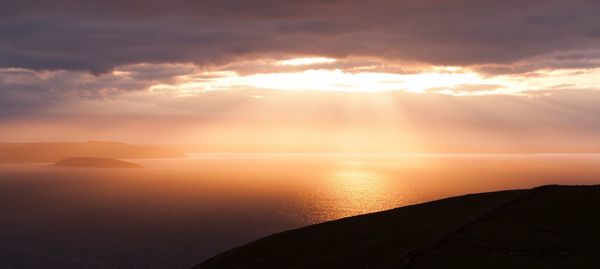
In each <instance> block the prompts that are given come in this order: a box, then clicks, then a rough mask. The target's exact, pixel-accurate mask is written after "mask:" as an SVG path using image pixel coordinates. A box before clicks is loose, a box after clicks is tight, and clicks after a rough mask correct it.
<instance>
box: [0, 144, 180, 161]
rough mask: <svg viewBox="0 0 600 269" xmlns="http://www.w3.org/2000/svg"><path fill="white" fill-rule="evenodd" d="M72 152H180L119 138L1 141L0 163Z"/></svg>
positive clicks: (128, 155)
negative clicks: (133, 143)
mask: <svg viewBox="0 0 600 269" xmlns="http://www.w3.org/2000/svg"><path fill="white" fill-rule="evenodd" d="M71 156H87V157H96V158H113V159H143V158H178V157H184V156H185V155H183V154H182V153H181V152H179V151H177V150H174V149H171V148H167V147H161V146H146V145H130V144H124V143H117V142H102V141H89V142H84V143H74V142H51V143H0V163H54V162H56V161H58V160H60V159H63V158H67V157H71Z"/></svg>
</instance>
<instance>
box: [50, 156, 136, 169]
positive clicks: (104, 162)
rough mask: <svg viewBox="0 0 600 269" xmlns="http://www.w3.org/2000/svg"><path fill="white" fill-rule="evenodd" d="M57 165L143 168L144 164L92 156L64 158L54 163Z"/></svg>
mask: <svg viewBox="0 0 600 269" xmlns="http://www.w3.org/2000/svg"><path fill="white" fill-rule="evenodd" d="M54 165H55V166H65V167H103V168H143V166H141V165H139V164H135V163H130V162H125V161H120V160H115V159H109V158H92V157H69V158H64V159H62V160H60V161H58V162H56V163H55V164H54Z"/></svg>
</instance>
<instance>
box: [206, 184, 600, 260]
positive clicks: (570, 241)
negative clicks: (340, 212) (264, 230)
mask: <svg viewBox="0 0 600 269" xmlns="http://www.w3.org/2000/svg"><path fill="white" fill-rule="evenodd" d="M195 268H229V269H233V268H414V269H417V268H418V269H425V268H600V187H599V186H543V187H539V188H534V189H531V190H514V191H502V192H492V193H482V194H473V195H466V196H459V197H454V198H448V199H443V200H438V201H434V202H429V203H424V204H419V205H413V206H407V207H402V208H397V209H393V210H389V211H383V212H378V213H373V214H368V215H362V216H356V217H350V218H345V219H341V220H336V221H331V222H326V223H322V224H317V225H312V226H308V227H304V228H300V229H297V230H291V231H286V232H282V233H279V234H275V235H272V236H269V237H266V238H263V239H260V240H258V241H255V242H252V243H250V244H247V245H245V246H242V247H239V248H235V249H232V250H230V251H228V252H225V253H222V254H220V255H218V256H215V257H213V258H211V259H209V260H207V261H205V262H204V263H202V264H201V265H198V266H197V267H195Z"/></svg>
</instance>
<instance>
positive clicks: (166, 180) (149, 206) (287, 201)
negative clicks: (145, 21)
mask: <svg viewBox="0 0 600 269" xmlns="http://www.w3.org/2000/svg"><path fill="white" fill-rule="evenodd" d="M134 162H137V163H140V164H143V165H144V166H146V168H144V169H89V168H58V167H52V166H50V165H45V164H35V165H0V205H1V206H0V268H57V267H58V268H60V267H64V268H189V267H191V266H193V265H195V264H197V263H200V262H202V261H203V260H204V259H206V258H209V257H210V256H212V255H215V254H217V253H218V252H221V251H224V250H227V249H229V248H231V247H234V246H237V245H239V244H243V243H246V242H249V241H251V240H254V239H258V238H260V237H263V236H266V235H269V234H272V233H274V232H278V231H282V230H285V229H290V228H296V227H300V226H304V225H307V224H313V223H318V222H323V221H327V220H332V219H336V218H340V217H346V216H352V215H357V214H363V213H368V212H373V211H379V210H385V209H390V208H394V207H398V206H403V205H408V204H414V203H420V202H424V201H429V200H434V199H438V198H443V197H448V196H453V195H460V194H466V193H473V192H484V191H494V190H501V189H516V188H530V187H534V186H538V185H543V184H598V183H600V155H596V154H539V155H534V154H523V155H515V154H506V155H496V154H417V155H415V154H411V155H408V154H406V155H402V154H396V155H386V154H193V155H191V156H190V158H187V159H162V160H134Z"/></svg>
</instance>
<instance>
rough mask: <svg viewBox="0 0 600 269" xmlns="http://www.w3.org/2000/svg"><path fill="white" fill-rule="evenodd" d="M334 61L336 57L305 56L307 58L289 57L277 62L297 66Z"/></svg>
mask: <svg viewBox="0 0 600 269" xmlns="http://www.w3.org/2000/svg"><path fill="white" fill-rule="evenodd" d="M336 61H337V60H336V59H332V58H326V57H307V58H294V59H289V60H283V61H278V62H277V64H279V65H292V66H299V65H311V64H328V63H335V62H336Z"/></svg>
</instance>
